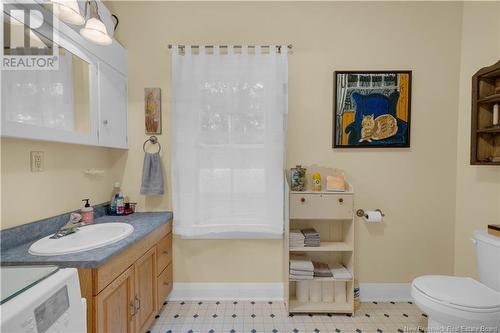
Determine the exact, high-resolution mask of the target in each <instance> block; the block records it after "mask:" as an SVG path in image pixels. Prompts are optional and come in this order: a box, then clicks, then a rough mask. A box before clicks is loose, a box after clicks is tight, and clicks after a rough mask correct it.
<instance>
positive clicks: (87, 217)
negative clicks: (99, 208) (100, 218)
mask: <svg viewBox="0 0 500 333" xmlns="http://www.w3.org/2000/svg"><path fill="white" fill-rule="evenodd" d="M82 201H85V206H84V207H83V208H82V209H80V213H81V215H82V222H83V223H85V224H92V223H94V208H93V207H91V206H90V203H89V201H90V199H82Z"/></svg>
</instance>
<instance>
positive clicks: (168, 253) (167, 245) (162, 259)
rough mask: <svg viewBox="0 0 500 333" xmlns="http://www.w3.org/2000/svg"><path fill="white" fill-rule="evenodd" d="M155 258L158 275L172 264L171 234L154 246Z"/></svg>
mask: <svg viewBox="0 0 500 333" xmlns="http://www.w3.org/2000/svg"><path fill="white" fill-rule="evenodd" d="M156 258H158V261H157V262H158V269H157V272H158V273H160V272H161V271H163V270H164V269H165V267H167V265H168V264H170V263H171V262H172V233H170V234H168V235H167V236H165V237H163V238H162V239H160V241H159V242H158V244H156Z"/></svg>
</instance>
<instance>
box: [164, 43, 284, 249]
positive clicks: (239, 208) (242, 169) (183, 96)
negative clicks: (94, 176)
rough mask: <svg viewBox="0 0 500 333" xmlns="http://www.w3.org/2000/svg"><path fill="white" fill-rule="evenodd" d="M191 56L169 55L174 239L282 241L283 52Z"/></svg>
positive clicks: (217, 51)
mask: <svg viewBox="0 0 500 333" xmlns="http://www.w3.org/2000/svg"><path fill="white" fill-rule="evenodd" d="M191 50H192V48H191V47H189V46H186V47H185V48H184V52H183V53H182V54H180V53H179V49H178V47H175V46H174V47H173V49H172V123H171V132H172V189H173V194H172V199H173V210H174V218H175V224H174V226H175V232H176V233H177V234H179V235H181V236H183V237H185V238H214V239H216V238H281V237H282V234H283V200H284V199H283V196H284V193H283V192H284V178H283V169H284V157H285V143H286V116H287V109H288V106H287V100H288V87H287V84H288V65H287V52H286V46H284V47H283V48H282V50H283V52H277V51H276V47H270V48H265V49H264V48H262V49H261V48H260V47H255V49H253V48H252V50H254V51H253V52H249V48H248V47H243V48H238V49H236V48H234V47H228V48H227V49H226V48H224V50H223V49H222V48H221V49H219V48H218V47H214V48H213V50H210V52H208V49H205V48H204V47H199V48H198V50H199V51H198V52H196V54H193V53H192V51H191ZM193 50H195V49H194V48H193ZM264 51H265V52H264Z"/></svg>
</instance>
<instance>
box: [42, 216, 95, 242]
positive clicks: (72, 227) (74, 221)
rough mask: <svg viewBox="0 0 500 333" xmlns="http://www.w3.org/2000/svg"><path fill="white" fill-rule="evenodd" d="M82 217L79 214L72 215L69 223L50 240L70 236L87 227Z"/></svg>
mask: <svg viewBox="0 0 500 333" xmlns="http://www.w3.org/2000/svg"><path fill="white" fill-rule="evenodd" d="M81 220H82V216H81V215H80V214H78V213H71V215H70V217H69V221H68V222H67V223H66V224H65V225H63V226H62V227H61V228H59V230H57V232H56V233H55V234H53V235H52V236H51V237H50V239H58V238H61V237H64V236H67V235H70V234H74V233H75V232H77V231H78V228H80V227H83V226H85V225H86V224H85V223H83V222H81Z"/></svg>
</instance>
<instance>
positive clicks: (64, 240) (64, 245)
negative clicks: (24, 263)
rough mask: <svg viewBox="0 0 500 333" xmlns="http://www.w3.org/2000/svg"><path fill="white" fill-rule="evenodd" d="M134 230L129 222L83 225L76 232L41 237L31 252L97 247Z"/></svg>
mask: <svg viewBox="0 0 500 333" xmlns="http://www.w3.org/2000/svg"><path fill="white" fill-rule="evenodd" d="M133 231H134V227H133V226H131V225H130V224H127V223H101V224H92V225H88V226H84V227H81V228H80V229H79V230H78V231H77V232H75V233H74V234H69V235H67V236H64V237H61V238H57V239H51V238H50V237H51V236H52V235H49V236H47V237H44V238H42V239H39V240H38V241H36V242H35V243H33V244H32V245H31V246H30V249H29V253H30V254H33V255H37V256H53V255H61V254H68V253H76V252H82V251H88V250H92V249H96V248H98V247H102V246H106V245H109V244H113V243H116V242H118V241H120V240H122V239H124V238H126V237H127V236H129V235H130V234H131V233H132V232H133Z"/></svg>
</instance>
